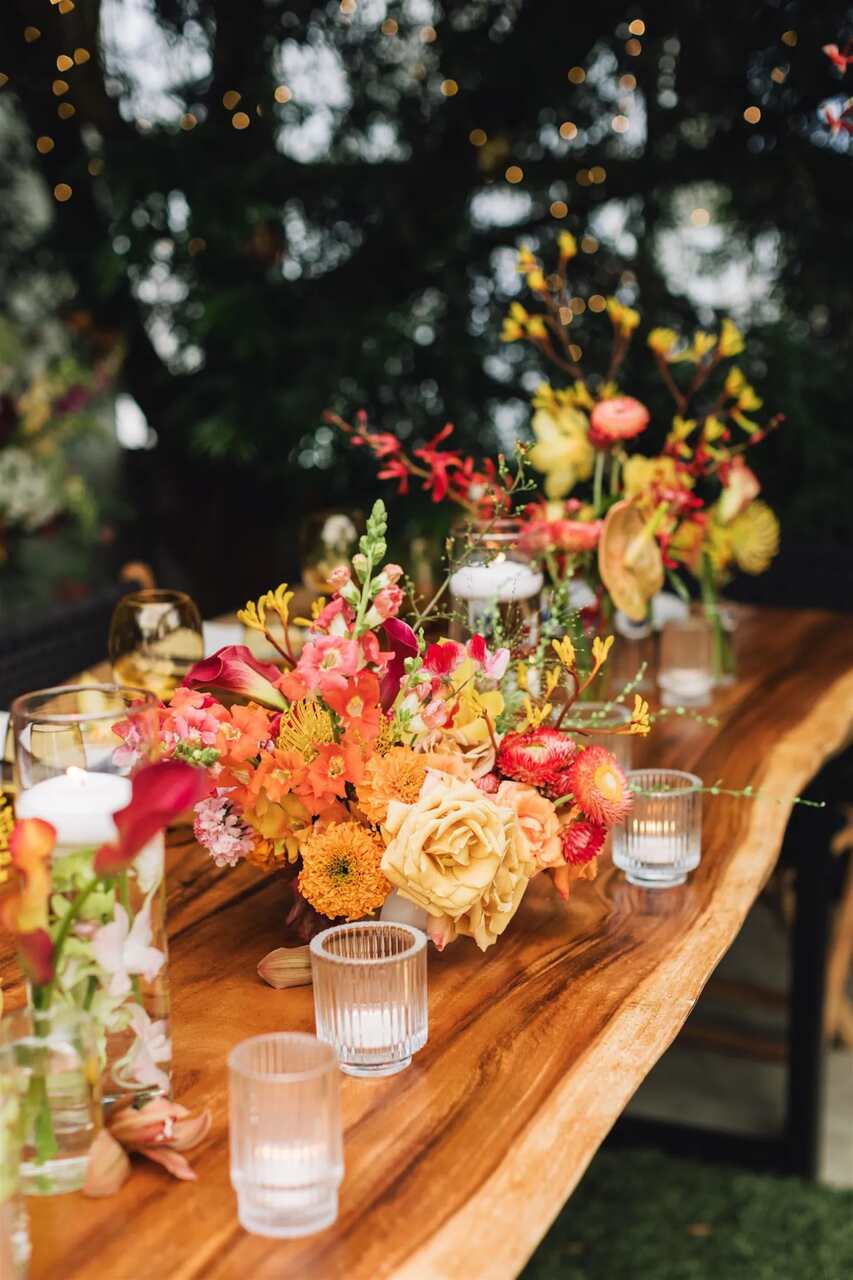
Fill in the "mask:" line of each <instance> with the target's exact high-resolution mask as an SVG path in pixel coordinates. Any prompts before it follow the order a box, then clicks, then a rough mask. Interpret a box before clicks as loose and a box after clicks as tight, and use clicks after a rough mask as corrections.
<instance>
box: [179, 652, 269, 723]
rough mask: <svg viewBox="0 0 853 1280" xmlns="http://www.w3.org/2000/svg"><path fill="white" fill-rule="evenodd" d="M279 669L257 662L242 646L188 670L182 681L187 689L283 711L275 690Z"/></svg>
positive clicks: (220, 653) (217, 654)
mask: <svg viewBox="0 0 853 1280" xmlns="http://www.w3.org/2000/svg"><path fill="white" fill-rule="evenodd" d="M280 678H281V672H280V671H279V669H278V667H276V666H274V664H273V663H271V662H259V661H258V659H257V658H256V657H255V656H254V654H253V653H252V651H251V649H249V648H248V646H247V645H245V644H229V645H226V646H225V648H224V649H220V650H219V651H218V652H217V653H215V654H214V655H213V657H211V658H205V659H204V660H203V661H202V662H197V663H195V665H194V666H192V667H190V669H189V671H188V672H187V674H186V676H185V677H184V684H185V685H186V686H187V688H189V689H222V690H224V691H225V692H227V693H239V694H242V695H243V696H244V697H246V698H250V699H251V700H252V701H253V702H258V703H260V705H261V706H264V707H274V708H275V709H276V710H277V711H284V709H285V707H286V706H287V702H286V701H285V699H284V696H283V694H282V693H281V691H280V690H279V689H278V687H277V681H278V680H279V679H280Z"/></svg>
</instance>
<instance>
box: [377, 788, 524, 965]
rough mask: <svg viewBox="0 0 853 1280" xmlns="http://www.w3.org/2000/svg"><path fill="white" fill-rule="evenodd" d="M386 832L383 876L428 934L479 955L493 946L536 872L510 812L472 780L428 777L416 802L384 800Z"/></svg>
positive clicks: (511, 811)
mask: <svg viewBox="0 0 853 1280" xmlns="http://www.w3.org/2000/svg"><path fill="white" fill-rule="evenodd" d="M386 830H387V831H388V832H389V833H390V835H391V840H390V842H389V844H388V847H387V848H386V850H385V853H384V855H383V857H382V864H381V867H382V871H383V873H384V874H385V875H386V876H387V878H388V879H389V880H390V881H391V883H392V884H393V885H395V886H396V887H397V888H398V889H399V891H400V893H401V894H402V896H403V897H404V898H408V899H409V901H410V902H414V903H417V905H418V906H419V907H423V909H424V910H425V911H426V912H427V914H428V915H429V916H430V917H432V920H431V927H430V932H431V933H432V934H434V933H436V932H440V933H441V935H442V936H443V937H444V938H445V939H449V938H452V937H455V936H456V935H457V934H465V935H467V936H468V937H472V938H473V939H474V941H475V942H476V943H477V946H478V947H479V948H480V949H481V950H482V951H485V950H486V948H487V947H490V946H492V944H493V943H495V942H496V941H497V939H498V938H499V937H500V935H501V934H502V933H503V931H504V929H505V928H506V927H507V925H508V924H509V922H510V920H511V919H512V917H513V916H514V915H515V912H516V910H517V909H518V906H519V903H520V902H521V899H522V897H523V896H524V891H525V889H526V888H527V882H528V880H529V878H530V876H531V874H532V873H533V871H534V870H535V865H534V863H533V862H531V861H530V860H529V859H528V856H527V852H528V850H527V844H526V842H525V841H524V840H522V838H521V833H520V831H519V825H518V818H517V817H516V814H515V812H514V810H512V809H510V808H506V807H504V806H501V805H498V804H496V803H495V802H494V800H493V799H492V798H491V797H490V796H487V795H485V794H484V793H483V792H482V791H480V789H479V788H478V787H477V786H475V784H474V783H473V782H460V781H457V780H455V779H454V780H452V781H451V780H449V779H448V778H447V776H446V775H435V774H434V775H431V776H430V777H428V778H427V781H426V783H425V784H424V787H423V790H422V792H421V796H420V799H419V800H418V801H417V803H416V804H413V805H403V804H399V803H397V802H396V801H392V802H391V803H390V805H389V806H388V817H387V820H386ZM435 926H439V928H438V929H436V927H435Z"/></svg>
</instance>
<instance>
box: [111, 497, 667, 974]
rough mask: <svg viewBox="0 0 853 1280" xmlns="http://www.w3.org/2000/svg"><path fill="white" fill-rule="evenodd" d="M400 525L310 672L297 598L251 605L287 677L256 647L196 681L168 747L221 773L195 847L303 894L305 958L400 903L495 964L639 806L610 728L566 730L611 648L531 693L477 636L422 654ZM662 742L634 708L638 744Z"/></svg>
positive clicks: (347, 578) (166, 726) (550, 659)
mask: <svg viewBox="0 0 853 1280" xmlns="http://www.w3.org/2000/svg"><path fill="white" fill-rule="evenodd" d="M386 524H387V519H386V514H385V509H384V506H383V504H382V502H381V501H380V502H377V503H376V504H375V506H374V508H373V512H372V513H371V516H370V518H369V520H368V523H367V531H366V533H365V534H364V535H363V537H362V538H361V541H360V550H359V552H358V553H357V554H356V555H355V556H354V557H353V560H352V567H351V568H350V567H347V566H342V567H339V568H338V569H337V570H336V571H335V572H334V574H333V582H332V586H333V588H334V590H335V594H334V595H333V596H332V598H331V599H330V600H329V601H328V602H325V601H323V600H320V601H318V602H317V605H316V607H315V610H314V616H313V617H312V619H310V620H306V625H307V626H308V632H307V638H306V642H305V645H304V648H303V649H302V651H301V653H300V654H299V656H298V657H297V656H296V655H295V654H294V653H293V652H292V651H291V649H290V645H289V639H288V623H289V604H290V599H291V596H292V593H291V592H290V591H288V590H287V587H286V586H284V585H282V586H280V587H279V588H278V589H277V590H276V591H271V592H268V593H267V594H266V595H265V596H262V597H261V599H260V600H258V601H256V602H250V603H249V604H248V605H247V606H246V609H245V610H244V611H243V612H242V613H241V614H240V618H241V620H242V622H243V623H244V625H246V626H248V627H249V628H252V629H255V630H257V631H259V632H262V633H263V634H264V635H265V636H266V638H267V639H268V640H269V641H270V642H271V643H272V644H273V645H274V646H275V647H276V648H277V649H278V650H279V652H280V655H281V661H282V668H279V667H277V666H276V665H274V664H265V663H261V662H258V661H256V660H255V659H254V658H253V657H252V655H251V653H250V652H249V650H248V649H247V648H245V647H244V646H234V647H231V648H226V649H222V650H220V651H219V653H217V654H216V655H215V656H214V657H212V658H209V659H207V660H206V661H204V662H201V663H197V664H196V665H195V666H194V667H193V668H192V669H191V670H190V671H189V673H188V675H187V676H186V678H185V681H184V684H183V686H182V687H181V688H180V689H178V690H177V691H176V692H175V694H174V695H173V696H172V699H171V701H170V703H169V704H168V705H167V706H164V707H162V709H161V711H160V742H161V747H162V750H163V752H164V753H165V754H166V755H167V756H171V757H172V758H174V759H179V760H184V761H191V762H192V763H194V764H199V765H203V766H204V767H205V768H206V769H207V770H208V775H209V780H210V791H209V794H208V795H206V796H205V797H204V798H203V799H201V800H200V801H199V803H197V804H196V806H195V834H196V837H197V838H198V840H199V842H200V843H201V844H202V845H203V846H204V847H205V848H206V849H207V850H208V851H209V852H210V855H211V857H212V858H213V860H214V861H215V862H216V863H217V865H219V866H233V865H234V864H236V863H238V862H241V861H247V862H249V863H252V864H254V865H255V866H258V867H261V868H265V869H266V868H275V867H281V868H283V869H286V870H287V871H288V873H289V874H290V875H291V877H292V878H294V879H295V892H294V905H293V908H292V911H291V913H290V916H289V918H288V923H289V924H290V925H292V926H293V927H294V928H295V930H296V931H297V933H298V936H300V937H301V938H302V939H303V940H307V938H308V937H310V936H311V935H312V934H313V933H314V932H316V931H317V930H318V929H319V928H323V927H325V926H326V924H327V923H328V921H329V920H330V919H332V920H338V919H345V920H351V919H358V918H360V917H363V916H366V915H369V914H371V913H374V912H376V911H378V910H380V909H381V908H382V907H383V904H385V903H386V902H387V900H388V898H389V896H390V895H391V893H392V890H395V889H396V890H397V892H398V893H399V894H400V895H401V896H402V897H403V898H405V899H407V900H408V901H409V902H411V903H414V904H415V905H416V906H417V907H418V908H420V909H421V910H422V912H423V913H424V925H425V928H426V929H427V931H428V933H429V935H430V937H431V938H432V939H433V941H434V942H435V943H436V945H437V946H439V947H443V946H445V945H446V944H447V943H448V942H449V941H451V940H452V939H454V938H456V937H458V936H460V935H465V936H470V937H472V938H474V940H475V942H476V943H477V945H478V946H479V947H481V948H483V949H486V948H487V947H489V946H491V945H493V944H494V943H495V942H496V940H497V938H498V937H499V936H500V934H501V933H502V932H503V931H504V929H505V928H506V927H507V925H508V924H509V922H510V921H511V919H512V917H513V915H514V914H515V911H516V910H517V908H518V905H519V903H520V902H521V899H522V897H523V895H524V892H525V890H526V888H527V886H528V884H529V882H530V880H531V878H532V877H533V876H535V875H536V874H538V873H539V872H540V871H544V872H546V873H548V874H549V875H550V877H551V878H552V880H553V881H554V884H555V886H556V889H557V891H558V892H559V893H561V894H562V895H563V896H564V897H567V896H568V894H569V889H570V885H571V883H572V881H573V880H575V879H578V878H581V877H590V876H592V875H594V874H595V859H596V855H597V853H598V852H599V850H600V849H601V847H602V844H603V842H604V839H605V836H606V833H607V830H608V829H609V828H610V827H611V826H613V825H614V824H615V823H618V822H620V821H621V820H622V819H623V818H624V816H625V814H626V813H627V811H628V809H629V807H630V804H631V800H632V796H631V792H630V791H629V788H628V784H627V781H626V778H625V775H624V774H623V772H622V770H621V769H620V768H619V766H618V764H617V763H616V760H615V759H614V757H613V756H612V754H611V753H610V752H609V751H606V750H604V749H603V748H602V747H600V746H598V745H596V744H595V743H594V742H593V741H592V738H591V736H590V735H594V732H595V730H594V729H591V730H590V732H589V734H587V733H583V734H581V733H578V734H574V733H573V734H569V733H567V732H564V731H563V729H562V723H563V721H564V719H565V715H566V714H567V712H568V709H569V708H570V706H571V704H572V702H573V701H574V699H575V698H576V697H577V696H578V694H579V693H581V692H583V690H584V688H585V687H587V686H588V685H589V683H590V682H591V681H592V680H593V679H594V678H595V676H596V675H597V674H598V671H599V670H600V669H601V667H602V666H603V665H604V663H605V662H606V661H607V656H608V653H609V650H610V643H611V641H609V640H608V641H602V640H601V639H598V638H597V639H596V640H595V642H594V645H593V663H592V668H591V670H590V671H589V672H587V673H586V674H585V675H581V673H580V672H579V671H578V662H577V655H576V653H575V649H574V645H573V643H572V640H571V638H570V637H568V636H563V637H561V638H559V639H555V640H554V641H553V643H552V644H551V645H550V647H549V648H547V650H546V649H545V648H544V646H543V649H542V652H541V655H540V660H539V662H538V667H537V669H536V679H535V680H534V678H533V674H532V670H531V668H529V667H525V669H524V672H523V673H521V672H518V671H516V670H515V669H514V668H513V667H512V666H511V664H510V653H509V650H508V649H506V648H498V649H494V650H491V649H490V648H489V647H488V646H487V644H486V641H485V640H484V639H483V637H482V636H478V635H475V636H473V637H472V638H471V639H470V640H469V641H468V643H467V644H465V645H463V644H461V643H458V642H455V641H452V640H449V639H447V638H440V639H439V640H437V641H434V642H432V643H429V642H427V640H426V638H425V636H424V633H423V629H422V628H420V629H419V631H417V632H416V631H415V630H414V629H413V628H412V627H411V626H410V625H409V624H408V623H406V622H404V621H403V620H401V618H400V617H399V616H398V614H399V612H400V609H401V607H402V604H403V599H404V596H403V590H402V588H401V586H400V585H399V582H400V578H401V574H402V570H401V569H400V568H399V566H397V565H394V564H383V562H384V558H385V554H386V536H385V535H386ZM277 631H278V632H280V635H279V634H277ZM534 686H535V687H537V688H538V689H539V690H541V692H540V693H539V694H538V695H537V696H534V694H533V693H532V692H530V690H531V689H533V688H534ZM648 730H649V717H648V707H647V706H646V704H645V703H644V702H643V700H642V699H640V698H637V699H636V700H635V707H634V714H633V715H632V717H631V720H630V722H629V723H627V724H626V725H625V726H624V731H625V732H627V733H647V732H648ZM608 731H609V732H612V730H608ZM126 745H127V749H129V750H133V747H134V744H133V743H132V742H128V743H127V744H126Z"/></svg>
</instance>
